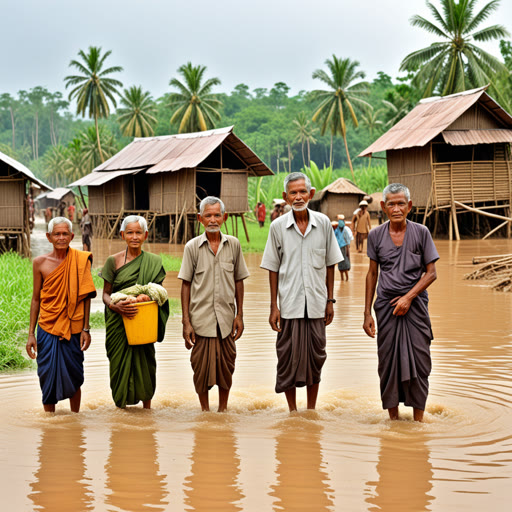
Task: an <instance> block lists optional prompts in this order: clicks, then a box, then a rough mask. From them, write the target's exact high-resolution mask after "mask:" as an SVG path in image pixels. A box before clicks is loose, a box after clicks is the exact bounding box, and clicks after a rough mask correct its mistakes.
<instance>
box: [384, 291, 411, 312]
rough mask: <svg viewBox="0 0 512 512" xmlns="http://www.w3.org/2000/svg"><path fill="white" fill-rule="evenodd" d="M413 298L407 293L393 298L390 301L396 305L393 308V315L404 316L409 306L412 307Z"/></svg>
mask: <svg viewBox="0 0 512 512" xmlns="http://www.w3.org/2000/svg"><path fill="white" fill-rule="evenodd" d="M411 302H412V300H411V299H409V298H408V297H407V295H403V296H402V297H395V298H394V299H393V300H391V301H389V303H390V304H391V305H392V306H395V309H394V310H393V315H395V316H404V315H405V314H406V313H407V311H409V308H410V307H411Z"/></svg>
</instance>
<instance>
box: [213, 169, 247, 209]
mask: <svg viewBox="0 0 512 512" xmlns="http://www.w3.org/2000/svg"><path fill="white" fill-rule="evenodd" d="M247 179H248V173H247V172H246V171H231V170H229V171H228V170H223V172H222V182H221V191H220V198H221V199H222V201H223V203H224V206H225V207H226V211H227V212H229V213H245V212H247V211H249V198H248V192H247Z"/></svg>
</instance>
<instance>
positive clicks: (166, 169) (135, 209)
mask: <svg viewBox="0 0 512 512" xmlns="http://www.w3.org/2000/svg"><path fill="white" fill-rule="evenodd" d="M270 174H273V173H272V171H271V170H270V169H269V168H268V167H267V166H266V165H265V164H264V163H263V162H262V161H261V160H260V159H259V158H258V157H257V156H256V155H255V154H254V152H253V151H252V150H251V149H250V148H249V147H248V146H246V145H245V144H244V143H243V142H242V141H241V140H240V139H239V138H238V137H237V136H236V135H235V134H234V133H233V127H232V126H231V127H228V128H221V129H217V130H209V131H204V132H197V133H187V134H179V135H167V136H161V137H146V138H138V139H135V140H134V141H133V142H132V143H131V144H129V145H128V146H126V147H125V148H124V149H122V150H121V151H120V152H119V153H117V154H116V155H114V156H113V157H112V158H110V159H109V160H107V161H106V162H104V163H103V164H101V165H100V166H98V167H96V169H94V170H93V172H91V173H90V174H88V175H87V176H85V177H83V178H81V179H80V180H78V181H76V182H74V183H72V184H71V185H70V186H78V187H80V190H81V187H83V186H87V187H88V195H89V206H88V208H89V215H90V216H91V220H92V223H93V230H94V233H95V236H98V237H100V238H112V237H113V236H114V235H115V234H116V233H117V232H118V230H119V227H120V222H121V220H122V219H123V218H124V217H125V216H126V215H131V214H137V215H143V216H144V217H145V218H146V220H147V221H148V229H149V232H150V236H151V239H152V240H155V241H156V240H158V241H169V242H171V241H175V242H176V241H178V240H180V241H182V242H185V241H187V240H188V239H190V238H191V237H192V236H194V235H195V227H196V226H195V219H196V214H197V213H198V206H199V203H200V201H201V199H203V198H204V197H206V196H209V195H213V196H217V197H220V198H221V199H222V201H223V202H224V204H225V206H226V211H227V212H228V213H229V214H230V215H231V216H232V217H236V218H238V217H241V219H242V223H243V225H244V228H245V219H244V214H245V213H246V212H248V211H249V203H248V195H247V185H248V182H247V180H248V178H249V177H250V176H265V175H270ZM246 236H247V230H246Z"/></svg>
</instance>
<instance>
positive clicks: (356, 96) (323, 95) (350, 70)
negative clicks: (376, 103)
mask: <svg viewBox="0 0 512 512" xmlns="http://www.w3.org/2000/svg"><path fill="white" fill-rule="evenodd" d="M325 64H326V65H327V67H328V68H329V71H330V74H329V73H327V72H326V71H324V70H323V69H317V70H316V71H314V72H313V78H318V79H319V80H321V81H322V82H324V83H325V84H326V85H327V86H328V87H329V90H316V91H312V92H311V99H312V100H313V101H318V102H319V105H318V107H317V110H316V112H315V113H314V114H313V121H317V120H318V121H320V123H321V125H320V134H321V135H324V134H325V132H326V131H327V129H328V128H329V130H330V132H331V137H334V136H336V135H338V134H340V135H341V136H342V137H343V142H344V143H345V150H346V152H347V159H348V164H349V166H350V171H351V172H352V178H354V179H355V176H354V169H353V168H352V160H351V159H350V154H349V151H348V145H347V122H346V121H345V118H346V117H347V116H348V115H349V116H350V119H352V122H353V123H354V125H355V126H356V127H357V125H358V121H357V116H356V112H355V110H356V108H368V106H369V104H368V103H367V102H366V101H364V100H363V99H362V98H363V96H366V95H367V94H368V87H369V86H368V83H367V82H357V83H354V82H355V81H356V80H359V79H361V80H362V79H363V78H364V77H365V73H364V72H363V71H358V70H357V69H356V68H357V67H358V66H359V62H358V61H357V60H350V59H349V58H347V59H339V58H338V57H336V56H335V55H333V56H332V60H330V59H327V60H326V61H325ZM331 140H332V138H331ZM331 160H332V157H331ZM330 165H332V161H331V163H330Z"/></svg>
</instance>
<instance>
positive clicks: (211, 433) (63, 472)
mask: <svg viewBox="0 0 512 512" xmlns="http://www.w3.org/2000/svg"><path fill="white" fill-rule="evenodd" d="M36 235H37V234H36ZM77 239H78V237H77ZM75 243H76V244H77V245H76V246H77V247H79V244H78V240H77V241H75V242H74V244H75ZM436 244H437V247H438V250H439V253H440V255H441V260H440V261H439V262H438V280H437V281H436V282H435V283H434V284H433V285H432V287H431V289H430V290H429V293H430V298H431V301H430V312H431V317H432V324H433V330H434V335H435V340H434V341H433V343H432V358H433V371H432V375H431V379H430V395H429V400H428V403H427V411H426V414H425V422H424V423H423V424H418V423H414V422H413V421H412V411H411V410H409V409H408V408H403V407H402V420H401V421H397V422H390V421H389V420H388V419H386V418H387V414H386V412H385V411H383V410H382V408H381V404H380V399H379V383H378V377H377V357H376V345H375V341H374V340H372V339H370V338H368V337H367V336H366V335H365V334H364V332H363V330H362V328H361V325H362V321H363V306H364V277H365V272H366V269H367V264H368V260H367V258H366V257H365V256H362V255H358V254H354V255H353V270H352V271H351V272H350V279H351V280H350V281H349V282H348V283H347V282H343V283H341V282H340V281H339V273H338V272H337V275H336V283H335V297H336V299H337V301H338V302H337V303H336V305H335V319H334V322H333V324H332V325H331V326H329V327H328V331H327V337H328V339H327V343H328V348H327V350H328V359H327V362H326V364H325V366H324V372H323V380H322V383H321V385H320V395H319V403H318V410H317V411H316V412H312V411H309V412H308V411H304V407H305V390H304V389H301V390H299V391H298V396H299V398H300V400H299V407H300V408H301V409H302V410H301V411H299V412H298V413H297V414H292V415H290V414H289V413H288V412H287V408H286V404H285V398H284V396H282V395H276V394H275V393H274V391H273V388H274V384H275V381H274V379H275V365H276V356H275V350H274V344H275V336H274V333H273V332H272V331H271V330H270V327H269V325H268V322H267V317H268V309H269V308H268V306H269V290H268V284H267V273H266V272H265V271H262V270H260V269H259V262H260V259H261V255H247V256H246V260H247V263H248V266H249V270H250V272H251V277H250V278H249V279H248V280H247V281H246V288H245V289H246V293H245V307H244V316H245V332H244V335H243V337H242V339H241V340H240V341H239V342H238V345H237V350H238V357H237V366H236V371H235V375H234V380H233V388H232V395H231V398H230V410H229V412H228V413H226V414H218V413H215V412H211V413H201V412H200V410H199V404H198V401H197V398H196V395H195V393H194V388H193V384H192V370H191V368H190V363H189V360H188V358H189V352H188V351H187V350H186V349H185V347H184V343H183V340H182V338H181V323H180V321H181V319H180V318H179V317H174V318H170V320H169V322H168V325H167V335H166V338H165V340H164V342H163V343H161V344H158V346H157V360H158V372H157V381H158V384H157V391H156V395H155V398H154V401H153V407H154V408H153V410H151V411H144V410H142V409H141V408H140V406H139V407H131V408H128V409H127V410H117V409H116V408H115V407H114V405H113V403H112V400H111V397H110V389H109V380H108V364H107V359H106V356H105V349H104V342H105V332H104V331H103V330H96V331H94V332H93V334H92V338H93V342H92V346H91V348H90V349H89V350H88V351H87V352H86V363H85V384H84V386H83V387H82V411H81V412H80V414H78V415H75V414H71V413H70V412H69V407H68V404H67V403H66V402H62V403H60V404H59V405H58V409H57V411H58V412H57V413H56V414H55V415H51V414H45V413H43V412H42V407H41V404H40V400H41V397H40V389H39V384H38V380H37V375H36V372H35V371H34V370H30V371H23V372H17V373H10V374H1V375H0V403H1V404H2V408H3V414H2V415H1V418H0V500H1V504H2V505H1V510H2V511H9V512H10V511H24V510H27V511H32V510H45V511H52V512H59V511H66V512H68V511H75V510H98V511H103V510H108V511H143V510H144V511H149V510H158V511H167V510H169V511H209V512H210V511H211V512H215V511H222V512H227V511H237V510H243V511H255V512H260V511H267V510H268V511H299V510H307V511H315V512H316V511H331V510H332V511H350V512H351V511H366V510H368V511H377V510H383V511H393V512H401V511H404V512H405V511H407V512H411V511H422V510H433V511H443V512H446V511H455V510H464V511H478V512H481V511H485V510H493V511H505V510H510V486H511V484H512V481H511V480H512V408H511V404H512V294H503V293H498V292H494V291H492V290H490V289H489V288H487V287H486V286H484V285H482V284H480V283H479V284H475V283H474V282H468V281H463V280H462V276H463V275H464V273H466V272H469V271H470V270H471V265H470V261H471V258H472V257H473V256H476V255H485V254H499V253H512V242H511V241H507V240H498V241H494V240H493V241H484V242H481V241H462V242H458V243H455V242H454V243H449V242H447V241H438V242H436ZM37 247H41V248H42V247H44V245H43V240H42V239H41V244H40V245H38V244H37V243H35V245H34V250H38V249H37ZM121 247H122V245H119V243H118V242H112V243H110V244H107V243H104V244H103V245H101V244H100V242H99V241H98V240H94V246H93V250H94V253H95V260H96V261H95V265H100V264H101V262H102V261H103V260H104V259H105V257H106V256H107V255H108V254H109V253H112V252H115V251H116V250H119V249H120V248H121ZM169 248H170V249H169ZM146 249H147V250H151V251H154V252H160V251H165V252H170V253H179V251H180V247H177V248H176V247H175V246H168V245H152V246H147V247H146ZM165 284H166V286H167V288H168V289H169V291H170V293H171V294H172V295H174V296H177V295H178V293H179V283H178V281H177V277H176V273H169V274H168V276H167V279H166V282H165ZM100 308H101V302H100V300H99V299H98V300H96V301H95V303H94V309H96V310H97V309H100ZM27 322H28V319H27ZM210 402H211V405H213V406H215V405H216V402H217V393H216V390H212V394H211V399H210Z"/></svg>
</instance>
